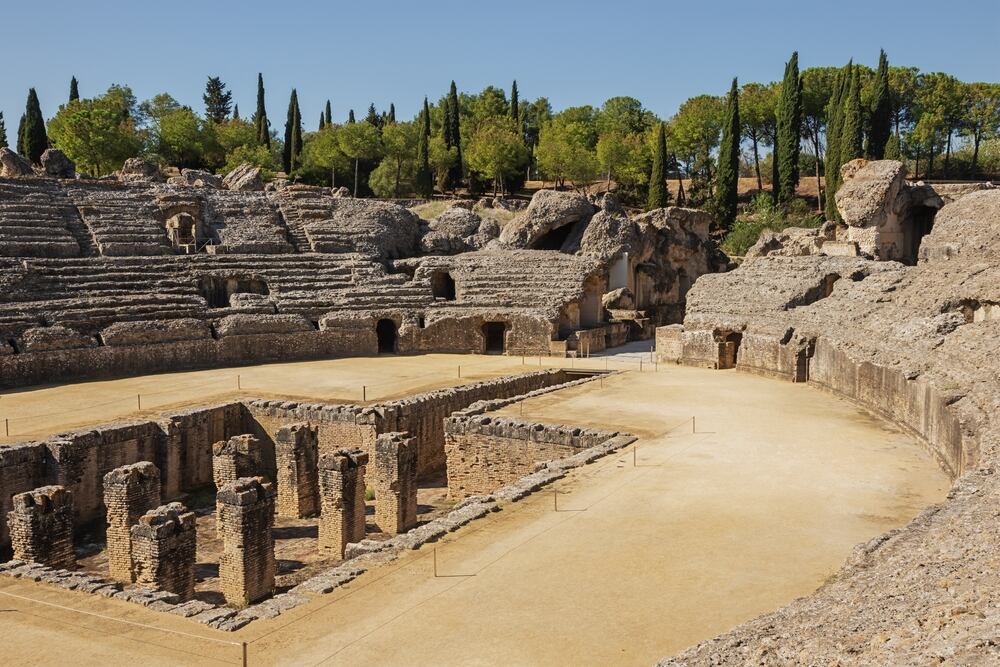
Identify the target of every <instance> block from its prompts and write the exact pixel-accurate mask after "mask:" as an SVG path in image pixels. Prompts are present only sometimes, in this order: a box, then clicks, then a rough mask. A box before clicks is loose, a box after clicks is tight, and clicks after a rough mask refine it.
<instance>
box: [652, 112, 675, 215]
mask: <svg viewBox="0 0 1000 667" xmlns="http://www.w3.org/2000/svg"><path fill="white" fill-rule="evenodd" d="M655 149H656V152H655V153H653V170H652V171H651V172H650V174H649V199H648V201H647V204H646V208H647V209H649V210H650V211H652V210H653V209H657V208H664V207H665V206H666V205H667V204H668V203H669V202H670V192H669V191H668V190H667V135H666V133H665V132H664V129H663V123H660V124H659V126H657V128H656V146H655Z"/></svg>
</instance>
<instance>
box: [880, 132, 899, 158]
mask: <svg viewBox="0 0 1000 667" xmlns="http://www.w3.org/2000/svg"><path fill="white" fill-rule="evenodd" d="M882 159H883V160H902V159H903V151H902V148H901V147H900V145H899V136H898V135H896V134H890V135H889V140H888V141H887V142H885V154H884V155H882Z"/></svg>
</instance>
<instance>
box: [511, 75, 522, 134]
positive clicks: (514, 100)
mask: <svg viewBox="0 0 1000 667" xmlns="http://www.w3.org/2000/svg"><path fill="white" fill-rule="evenodd" d="M510 118H511V120H513V121H514V122H515V123H518V122H519V121H520V119H521V110H520V108H519V100H518V97H517V79H514V83H513V85H511V87H510Z"/></svg>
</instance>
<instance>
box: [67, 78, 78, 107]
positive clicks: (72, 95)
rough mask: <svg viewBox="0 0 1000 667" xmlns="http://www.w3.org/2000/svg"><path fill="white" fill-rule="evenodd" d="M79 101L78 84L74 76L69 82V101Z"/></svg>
mask: <svg viewBox="0 0 1000 667" xmlns="http://www.w3.org/2000/svg"><path fill="white" fill-rule="evenodd" d="M78 99H80V84H79V83H78V82H77V80H76V77H75V76H74V77H73V78H72V79H70V80H69V101H70V102H75V101H77V100H78Z"/></svg>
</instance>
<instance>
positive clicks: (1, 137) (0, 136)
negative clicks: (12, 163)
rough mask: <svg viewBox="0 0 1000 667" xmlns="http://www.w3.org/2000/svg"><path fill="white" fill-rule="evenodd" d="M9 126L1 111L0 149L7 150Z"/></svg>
mask: <svg viewBox="0 0 1000 667" xmlns="http://www.w3.org/2000/svg"><path fill="white" fill-rule="evenodd" d="M8 146H9V144H8V143H7V125H6V123H4V121H3V111H0V148H7V147H8Z"/></svg>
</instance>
